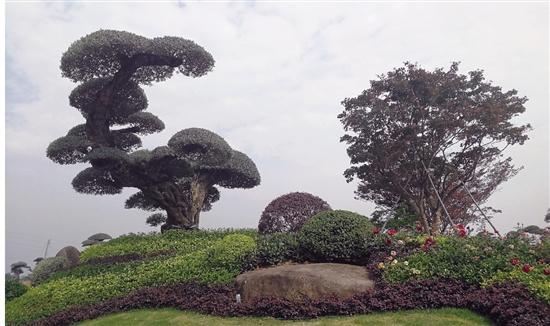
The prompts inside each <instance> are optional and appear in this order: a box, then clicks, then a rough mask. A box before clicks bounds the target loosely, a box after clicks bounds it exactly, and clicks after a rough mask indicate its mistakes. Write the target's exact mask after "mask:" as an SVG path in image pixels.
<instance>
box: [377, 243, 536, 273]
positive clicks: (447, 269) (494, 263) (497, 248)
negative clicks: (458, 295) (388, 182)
mask: <svg viewBox="0 0 550 326" xmlns="http://www.w3.org/2000/svg"><path fill="white" fill-rule="evenodd" d="M418 243H422V245H421V246H420V249H419V250H418V251H416V252H414V253H412V254H411V255H410V256H408V257H406V258H402V259H401V260H399V261H398V263H397V264H393V265H391V266H388V268H386V269H385V271H384V275H383V277H384V279H385V280H387V281H388V282H404V281H407V280H410V279H415V278H416V279H433V278H453V279H460V280H463V281H466V282H469V283H474V284H479V283H481V282H483V281H485V280H488V279H490V278H491V277H493V276H494V275H495V274H496V273H498V272H499V271H510V270H512V268H513V267H514V264H515V265H518V264H520V262H519V260H517V259H518V258H517V257H522V264H534V263H536V262H537V260H538V259H539V258H541V257H538V256H537V255H536V251H534V250H532V248H531V246H530V245H529V244H528V243H527V242H525V241H522V240H521V239H517V238H514V239H506V240H500V239H497V238H492V237H487V236H475V237H465V238H461V237H435V238H432V237H423V238H419V239H418ZM405 260H406V261H407V264H406V265H405V264H403V261H405ZM522 266H523V265H522ZM413 268H414V271H413ZM525 268H526V269H529V268H530V267H525Z"/></svg>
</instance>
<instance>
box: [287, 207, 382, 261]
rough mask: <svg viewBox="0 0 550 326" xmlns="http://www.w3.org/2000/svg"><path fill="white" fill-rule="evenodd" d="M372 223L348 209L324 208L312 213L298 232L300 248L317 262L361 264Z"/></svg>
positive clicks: (368, 244) (364, 257)
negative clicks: (330, 209) (324, 210)
mask: <svg viewBox="0 0 550 326" xmlns="http://www.w3.org/2000/svg"><path fill="white" fill-rule="evenodd" d="M372 229H373V225H372V223H371V222H370V221H369V220H368V218H367V217H365V216H362V215H359V214H356V213H353V212H349V211H342V210H336V211H326V212H321V213H319V214H317V215H315V216H313V217H312V218H311V219H310V220H309V221H308V222H306V223H305V224H304V226H303V227H302V229H301V230H300V231H299V232H298V243H299V245H300V249H301V250H302V252H303V253H304V255H305V257H306V258H307V259H310V260H312V261H318V262H344V263H362V262H365V261H366V260H367V258H368V256H369V246H370V245H371V243H372V240H373V234H372Z"/></svg>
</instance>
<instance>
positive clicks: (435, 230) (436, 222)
mask: <svg viewBox="0 0 550 326" xmlns="http://www.w3.org/2000/svg"><path fill="white" fill-rule="evenodd" d="M442 215H443V209H442V208H441V207H439V208H438V209H437V210H436V211H435V214H434V216H433V218H432V231H431V234H432V235H439V234H440V233H441V220H442V219H441V217H442Z"/></svg>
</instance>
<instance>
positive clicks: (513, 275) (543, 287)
mask: <svg viewBox="0 0 550 326" xmlns="http://www.w3.org/2000/svg"><path fill="white" fill-rule="evenodd" d="M548 268H550V266H549V265H548V264H538V265H535V266H533V268H532V269H531V270H530V271H529V272H525V271H524V270H523V269H522V267H521V265H520V266H517V267H516V268H514V269H512V270H511V271H508V272H498V273H497V274H496V275H494V276H493V277H492V278H491V279H489V280H487V281H486V282H484V285H485V286H488V285H492V284H495V283H503V282H505V281H512V282H518V283H521V284H523V285H525V287H527V288H528V289H529V291H531V293H533V294H534V295H536V296H537V297H539V298H541V299H542V300H544V301H546V303H548V304H550V275H546V274H545V273H544V270H545V269H548Z"/></svg>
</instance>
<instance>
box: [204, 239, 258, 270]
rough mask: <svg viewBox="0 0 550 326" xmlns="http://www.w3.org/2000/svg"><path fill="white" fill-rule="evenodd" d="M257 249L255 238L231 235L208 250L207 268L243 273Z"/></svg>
mask: <svg viewBox="0 0 550 326" xmlns="http://www.w3.org/2000/svg"><path fill="white" fill-rule="evenodd" d="M255 249H256V242H255V241H254V239H253V238H251V237H249V236H247V235H244V234H230V235H228V236H226V237H224V238H223V239H222V240H220V241H217V242H216V243H215V244H214V245H212V246H211V247H209V248H208V249H207V250H206V266H207V267H211V268H223V269H227V270H237V271H241V270H242V269H243V267H244V266H245V264H246V263H247V262H248V260H250V258H251V255H252V254H253V252H254V250H255Z"/></svg>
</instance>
